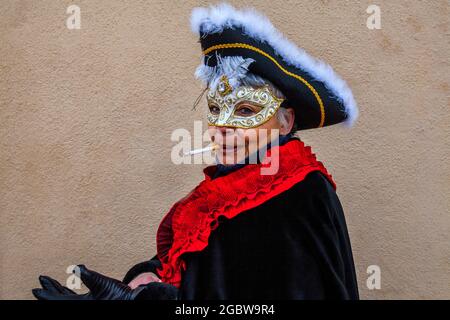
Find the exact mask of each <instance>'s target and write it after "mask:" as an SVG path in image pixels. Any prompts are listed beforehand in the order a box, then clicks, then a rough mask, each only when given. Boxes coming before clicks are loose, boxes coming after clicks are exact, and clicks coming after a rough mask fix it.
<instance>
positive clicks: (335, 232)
mask: <svg viewBox="0 0 450 320" xmlns="http://www.w3.org/2000/svg"><path fill="white" fill-rule="evenodd" d="M183 258H184V260H185V261H186V270H185V271H184V273H183V276H182V283H181V286H180V288H179V290H178V299H185V300H205V299H208V300H209V299H219V300H228V299H279V300H280V299H283V300H284V299H288V300H292V299H359V295H358V287H357V280H356V274H355V267H354V262H353V256H352V250H351V245H350V240H349V236H348V232H347V227H346V222H345V218H344V212H343V209H342V206H341V203H340V201H339V199H338V196H337V194H336V192H335V190H334V189H333V187H332V185H331V183H330V182H329V181H328V180H327V179H326V178H325V176H324V175H323V174H322V173H321V172H319V171H313V172H311V173H309V174H308V175H307V176H306V177H305V179H304V180H303V181H301V182H299V183H297V184H296V185H294V186H293V187H292V188H290V189H289V190H287V191H285V192H283V193H281V194H279V195H278V196H276V197H273V198H272V199H270V200H269V201H267V202H265V203H263V204H262V205H260V206H258V207H256V208H253V209H251V210H248V211H245V212H242V213H240V214H239V215H237V216H236V217H234V218H233V219H226V218H223V217H221V219H220V224H219V226H218V227H217V229H215V230H214V231H213V232H212V233H211V235H210V238H209V243H208V246H207V247H206V248H205V249H204V250H203V251H200V252H194V253H185V254H184V255H183ZM159 267H161V263H160V261H159V260H158V258H157V256H156V255H155V256H154V257H153V258H152V259H151V260H149V261H145V262H142V263H139V264H137V265H135V266H134V267H133V268H132V269H131V270H129V271H128V273H127V274H126V276H125V278H124V280H123V281H124V282H125V283H129V282H130V281H131V280H132V279H133V278H134V277H136V276H137V275H139V274H140V273H142V272H154V273H155V274H157V272H156V268H159Z"/></svg>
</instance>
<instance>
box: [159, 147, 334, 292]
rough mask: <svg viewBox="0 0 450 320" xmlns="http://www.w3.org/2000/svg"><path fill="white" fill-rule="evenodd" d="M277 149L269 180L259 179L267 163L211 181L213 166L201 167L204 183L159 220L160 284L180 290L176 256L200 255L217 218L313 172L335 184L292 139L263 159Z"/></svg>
mask: <svg viewBox="0 0 450 320" xmlns="http://www.w3.org/2000/svg"><path fill="white" fill-rule="evenodd" d="M275 148H278V150H277V151H278V152H279V169H278V172H277V173H276V174H273V175H261V171H260V170H261V168H262V167H269V166H270V163H269V164H248V165H246V166H244V167H242V168H240V169H238V170H236V171H233V172H231V173H229V174H227V175H226V176H222V177H218V178H216V179H214V180H212V176H213V174H214V172H215V169H217V167H216V166H209V167H206V168H205V169H204V170H203V172H204V174H205V180H203V181H202V182H201V183H200V184H199V185H198V186H197V187H195V188H194V189H193V190H192V191H191V192H190V193H189V194H188V195H187V196H186V197H184V198H183V199H181V200H179V201H178V202H177V203H175V204H174V205H173V206H172V208H171V209H170V210H169V212H168V213H167V214H166V215H165V217H164V218H163V220H162V221H161V223H160V225H159V228H158V232H157V250H158V258H159V260H160V261H161V263H162V268H161V269H158V270H157V272H158V274H159V276H160V278H161V280H162V281H163V282H166V283H170V284H172V285H174V286H176V287H178V288H179V287H180V285H181V278H182V271H184V270H185V268H186V265H185V262H184V261H183V259H182V257H181V256H182V255H183V254H184V253H187V252H196V251H202V250H203V249H205V247H206V246H207V245H208V238H209V236H210V234H211V232H212V231H213V230H215V229H216V228H217V227H218V225H219V222H218V217H219V216H224V217H226V218H228V219H231V218H233V217H235V216H236V215H238V214H239V213H241V212H244V211H247V210H249V209H252V208H254V207H257V206H259V205H261V204H262V203H264V202H266V201H268V200H269V199H271V198H273V197H275V196H276V195H278V194H280V193H282V192H284V191H286V190H288V189H289V188H291V187H292V186H294V185H295V184H297V183H298V182H300V181H302V180H303V179H304V178H305V176H306V175H307V174H308V173H310V172H312V171H316V170H319V171H321V172H322V173H323V174H324V175H325V176H326V177H327V179H328V180H329V181H330V182H331V184H332V186H333V188H334V189H335V190H336V184H335V183H334V181H333V179H332V175H331V174H329V173H328V172H327V170H326V168H325V167H324V166H323V164H322V163H321V162H320V161H317V160H316V156H315V154H314V153H312V152H311V147H309V146H305V145H304V143H303V142H302V141H300V140H298V139H294V140H291V141H288V142H287V143H286V144H284V145H282V146H276V147H275V146H274V147H273V148H271V149H269V150H268V151H267V155H266V159H267V158H269V159H270V156H271V154H272V152H273V150H275Z"/></svg>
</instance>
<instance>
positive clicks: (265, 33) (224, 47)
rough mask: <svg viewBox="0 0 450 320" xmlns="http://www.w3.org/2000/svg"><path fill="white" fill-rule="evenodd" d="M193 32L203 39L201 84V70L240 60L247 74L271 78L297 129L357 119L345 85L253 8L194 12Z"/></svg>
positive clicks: (212, 8)
mask: <svg viewBox="0 0 450 320" xmlns="http://www.w3.org/2000/svg"><path fill="white" fill-rule="evenodd" d="M191 28H192V31H193V32H194V33H196V34H197V35H198V36H199V37H200V40H199V42H200V44H201V47H202V53H203V56H202V64H201V65H200V66H199V68H197V71H196V74H197V76H198V77H201V78H203V80H207V79H205V78H207V77H206V76H205V74H203V76H199V73H202V71H201V68H202V67H203V68H205V67H206V69H211V68H209V67H213V68H214V67H215V66H217V64H218V62H219V61H218V60H222V59H221V58H225V59H226V57H242V58H243V59H244V60H247V61H251V63H249V64H247V65H246V67H247V69H248V71H249V72H251V73H253V74H255V75H258V76H260V77H262V78H265V79H267V80H269V81H270V82H272V83H273V84H274V85H275V86H276V87H277V88H278V89H279V90H281V91H282V93H283V94H284V95H285V96H286V100H285V101H284V102H283V105H282V106H285V107H292V108H294V110H295V114H296V116H295V118H296V123H297V126H298V130H304V129H311V128H320V127H324V126H329V125H333V124H337V123H341V122H343V123H344V124H345V125H347V126H348V127H350V126H352V125H353V123H354V121H355V120H356V118H357V117H358V108H357V105H356V102H355V99H354V98H353V94H352V92H351V90H350V88H349V87H348V86H347V84H346V82H345V81H344V80H342V79H341V78H340V77H339V76H338V75H337V74H336V73H335V72H334V71H333V69H332V68H331V67H330V66H329V65H328V64H326V63H324V62H322V61H320V60H317V59H315V58H313V57H312V56H310V55H309V54H307V53H306V52H305V51H304V50H303V49H301V48H299V47H298V46H296V45H295V44H294V43H292V42H291V41H289V40H288V39H286V38H285V37H284V35H283V34H282V33H281V32H279V31H278V30H277V29H276V28H275V27H274V26H273V25H272V23H271V22H270V21H269V20H268V18H266V17H265V16H264V15H262V14H260V13H259V12H257V11H255V10H254V9H252V8H247V9H243V10H237V9H235V8H234V7H232V6H231V5H229V4H226V3H222V4H219V5H216V6H210V7H209V8H195V9H194V10H193V11H192V15H191ZM252 60H253V61H252ZM204 73H205V72H204Z"/></svg>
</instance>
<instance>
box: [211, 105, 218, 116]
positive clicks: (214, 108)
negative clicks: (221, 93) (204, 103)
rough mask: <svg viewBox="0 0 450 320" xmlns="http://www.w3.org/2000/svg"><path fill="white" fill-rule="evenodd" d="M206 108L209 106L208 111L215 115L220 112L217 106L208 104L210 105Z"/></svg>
mask: <svg viewBox="0 0 450 320" xmlns="http://www.w3.org/2000/svg"><path fill="white" fill-rule="evenodd" d="M208 108H209V112H210V113H211V114H213V115H217V116H218V115H219V114H220V108H219V107H218V106H215V105H210V106H208Z"/></svg>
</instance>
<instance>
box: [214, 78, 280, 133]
mask: <svg viewBox="0 0 450 320" xmlns="http://www.w3.org/2000/svg"><path fill="white" fill-rule="evenodd" d="M206 99H207V101H208V107H209V111H208V115H207V118H208V124H209V125H210V126H224V127H234V128H244V129H248V128H255V127H258V126H260V125H262V124H263V123H265V122H267V121H268V120H269V119H270V118H272V116H273V115H274V114H275V113H276V112H277V110H278V109H279V108H280V106H281V103H282V102H283V99H280V98H278V97H276V96H274V95H273V94H272V92H271V91H270V89H269V86H268V85H265V86H262V87H258V88H254V87H252V86H239V87H237V88H232V87H231V86H230V84H229V82H228V78H227V77H226V76H225V75H224V76H222V77H221V79H220V82H219V84H218V85H217V89H216V90H215V91H213V90H208V93H207V96H206ZM245 105H252V106H256V107H257V109H256V111H255V112H251V113H249V114H245V112H239V111H240V109H241V108H242V107H243V106H245Z"/></svg>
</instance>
